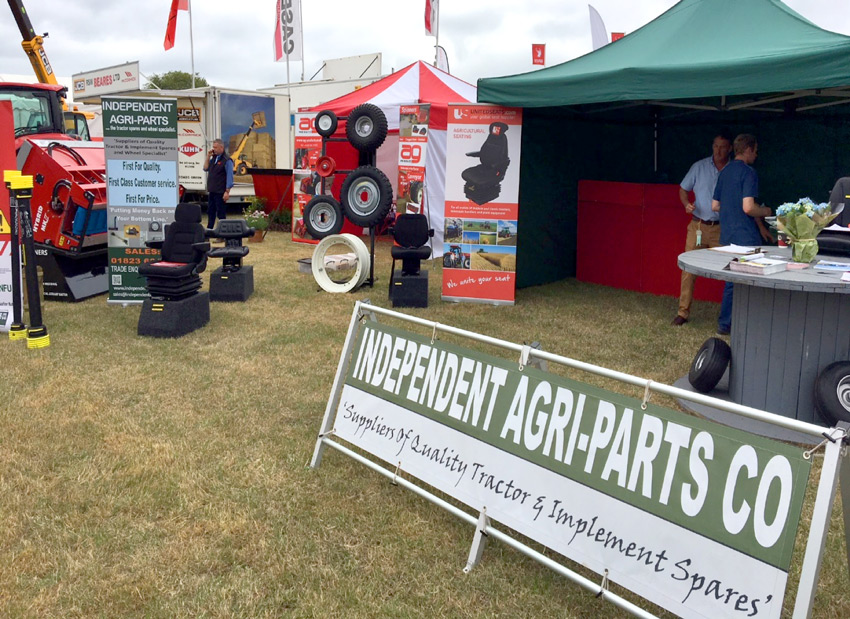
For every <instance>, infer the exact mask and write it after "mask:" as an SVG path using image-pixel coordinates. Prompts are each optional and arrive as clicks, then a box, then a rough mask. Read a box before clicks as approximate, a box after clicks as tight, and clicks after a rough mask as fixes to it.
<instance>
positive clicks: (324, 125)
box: [315, 110, 339, 138]
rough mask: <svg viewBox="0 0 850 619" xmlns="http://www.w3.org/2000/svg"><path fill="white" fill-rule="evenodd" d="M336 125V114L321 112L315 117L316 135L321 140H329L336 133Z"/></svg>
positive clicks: (327, 111) (328, 111)
mask: <svg viewBox="0 0 850 619" xmlns="http://www.w3.org/2000/svg"><path fill="white" fill-rule="evenodd" d="M338 124H339V120H338V119H337V117H336V114H334V113H333V112H331V111H330V110H322V111H321V112H319V113H318V114H317V115H316V121H315V125H316V133H318V134H319V135H320V136H322V137H323V138H329V137H331V136H332V135H333V134H334V133H336V128H337V125H338Z"/></svg>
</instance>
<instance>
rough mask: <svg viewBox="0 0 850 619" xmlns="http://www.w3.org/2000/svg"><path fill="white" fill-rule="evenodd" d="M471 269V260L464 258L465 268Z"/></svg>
mask: <svg viewBox="0 0 850 619" xmlns="http://www.w3.org/2000/svg"><path fill="white" fill-rule="evenodd" d="M469 267H470V263H469V258H467V257H464V258H463V268H464V269H468V268H469Z"/></svg>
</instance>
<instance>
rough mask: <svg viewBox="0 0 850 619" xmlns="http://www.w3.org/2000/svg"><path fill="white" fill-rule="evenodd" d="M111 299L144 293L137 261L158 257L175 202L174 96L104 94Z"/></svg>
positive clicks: (133, 298) (134, 299)
mask: <svg viewBox="0 0 850 619" xmlns="http://www.w3.org/2000/svg"><path fill="white" fill-rule="evenodd" d="M102 106H103V145H104V149H105V152H106V177H107V184H106V200H107V222H108V223H107V229H108V231H109V236H108V255H109V299H108V302H109V303H141V302H142V301H143V300H144V299H145V298H147V296H148V291H147V287H146V285H145V278H144V277H142V276H141V275H139V266H140V265H142V264H144V263H146V262H152V261H154V260H158V259H159V257H160V252H159V250H158V249H153V248H151V247H148V245H147V243H149V242H157V241H162V240H164V239H165V226H166V225H168V224H169V223H171V222H172V221H173V220H174V209H175V207H176V206H177V200H178V187H177V152H178V151H177V141H178V138H177V100H176V99H165V98H156V99H154V98H149V97H135V98H134V97H104V98H103V101H102Z"/></svg>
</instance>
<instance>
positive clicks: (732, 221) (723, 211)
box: [711, 133, 773, 335]
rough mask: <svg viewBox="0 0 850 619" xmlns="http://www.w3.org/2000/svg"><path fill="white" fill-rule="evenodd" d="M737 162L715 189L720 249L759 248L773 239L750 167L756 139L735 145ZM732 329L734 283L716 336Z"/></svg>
mask: <svg viewBox="0 0 850 619" xmlns="http://www.w3.org/2000/svg"><path fill="white" fill-rule="evenodd" d="M733 147H734V149H735V160H734V161H732V163H730V164H729V165H727V166H726V167H725V168H724V169H723V171H722V172H721V173H720V176H718V177H717V185H716V186H715V187H714V198H713V199H712V201H711V208H712V210H713V211H715V212H719V213H720V243H721V245H730V244H735V245H750V246H757V245H760V244H761V242H762V240H765V241H772V240H773V239H772V237H771V236H770V233H769V232H768V231H767V229H766V228H765V227H764V224H763V223H762V222H761V219H760V218H761V217H769V216H770V214H771V212H772V211H771V210H770V208H768V207H766V206H759V205H758V204H756V198H757V197H758V193H759V178H758V174H756V171H755V170H754V169H753V168H752V167H751V166H752V164H753V163H754V162H755V160H756V157H758V148H759V147H758V142H757V141H756V137H755V136H754V135H750V134H749V133H742V134H741V135H739V136H738V137H736V138H735V142H734V144H733ZM731 328H732V283H731V282H726V286H725V288H724V289H723V302H722V303H721V304H720V316H719V317H718V318H717V334H718V335H729V332H730V330H731Z"/></svg>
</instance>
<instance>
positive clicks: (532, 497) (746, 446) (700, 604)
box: [333, 321, 810, 619]
mask: <svg viewBox="0 0 850 619" xmlns="http://www.w3.org/2000/svg"><path fill="white" fill-rule="evenodd" d="M333 427H334V431H335V434H336V435H337V436H339V437H341V438H343V439H345V440H347V441H349V442H350V443H353V444H355V445H357V446H359V447H361V448H362V449H364V450H366V451H368V452H369V453H372V454H373V455H375V456H377V457H378V458H381V459H382V460H384V461H386V462H388V463H390V464H391V465H392V466H393V467H396V466H398V467H399V469H400V470H403V471H405V472H406V473H409V474H410V475H413V476H415V477H416V478H418V479H420V480H422V481H424V482H426V483H428V484H430V485H432V486H434V487H436V488H438V489H439V490H441V491H443V492H445V493H447V494H449V495H451V496H452V497H455V498H456V499H458V500H460V501H462V502H463V503H465V504H467V505H469V506H470V507H473V508H474V509H476V510H479V511H480V510H483V509H486V513H487V516H488V517H489V518H491V519H493V520H495V521H498V522H502V523H504V524H505V525H507V526H509V527H511V528H513V529H515V530H517V531H519V532H520V533H522V534H524V535H527V536H528V537H530V538H532V539H534V540H536V541H538V542H540V543H542V544H544V545H546V546H547V547H549V548H551V549H553V550H555V551H557V552H559V553H561V554H563V555H564V556H566V557H569V558H570V559H573V560H574V561H577V562H578V563H581V564H582V565H585V566H587V567H589V568H591V569H593V570H595V571H596V572H598V573H600V574H601V573H603V572H604V571H605V570H608V578H609V579H610V580H612V581H615V582H618V583H619V584H621V585H623V586H625V587H626V588H628V589H630V590H632V591H634V592H636V593H638V594H640V595H642V596H644V597H645V598H647V599H649V600H651V601H653V602H655V603H657V604H659V605H660V606H663V607H664V608H667V609H669V610H671V611H673V612H675V613H677V614H678V615H680V616H683V617H710V618H712V619H717V618H720V617H779V616H780V612H781V610H782V601H783V597H784V594H785V587H786V581H787V572H788V567H789V564H790V561H791V554H792V549H793V546H794V539H795V536H796V532H797V526H798V523H799V518H800V511H801V507H802V502H803V495H804V492H805V488H806V483H807V480H808V475H809V470H810V466H809V463H808V461H807V460H805V459H804V458H803V457H802V452H801V450H800V449H799V448H794V447H792V446H789V445H785V444H781V443H777V442H774V441H771V440H768V439H763V438H760V437H757V436H753V435H750V434H748V433H746V432H742V431H738V430H735V429H732V428H727V427H724V426H720V425H718V424H714V423H712V422H708V421H705V420H702V419H697V418H694V417H690V416H688V415H685V414H683V413H680V412H677V411H673V410H669V409H665V408H662V407H659V406H655V405H653V404H651V403H649V404H648V405H647V406H646V409H645V410H642V408H641V402H640V401H639V400H636V399H634V398H628V397H625V396H621V395H618V394H615V393H612V392H608V391H605V390H602V389H598V388H595V387H592V386H590V385H586V384H583V383H579V382H576V381H574V380H570V379H567V378H564V377H560V376H556V375H554V374H550V373H547V372H543V371H541V370H538V369H536V368H532V367H525V368H524V369H522V370H520V368H519V367H518V365H517V364H516V363H511V362H508V361H505V360H504V359H500V358H497V357H493V356H489V355H485V354H481V353H479V352H476V351H472V350H469V349H466V348H462V347H459V346H456V345H452V344H449V343H443V342H440V341H434V342H432V341H431V340H430V339H429V338H426V337H422V336H419V335H416V334H413V333H409V332H407V331H403V330H400V329H396V328H393V327H389V326H386V325H381V324H378V323H376V322H368V321H367V322H366V323H365V324H363V325H361V327H360V329H359V331H358V335H357V339H356V341H355V343H354V348H353V353H352V356H351V359H350V360H349V362H348V366H347V374H346V376H345V384H344V386H343V389H342V393H341V397H340V405H339V409H338V410H337V412H336V419H335V422H334V424H333Z"/></svg>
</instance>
